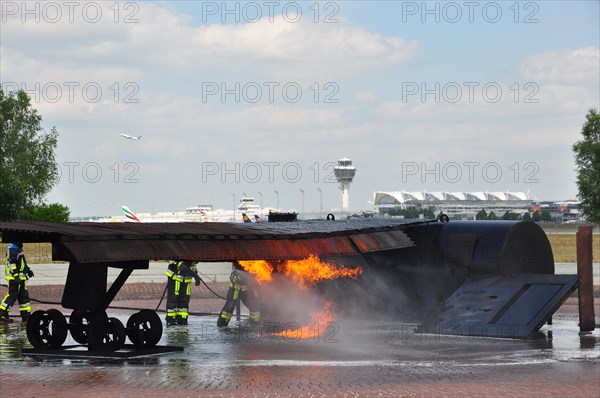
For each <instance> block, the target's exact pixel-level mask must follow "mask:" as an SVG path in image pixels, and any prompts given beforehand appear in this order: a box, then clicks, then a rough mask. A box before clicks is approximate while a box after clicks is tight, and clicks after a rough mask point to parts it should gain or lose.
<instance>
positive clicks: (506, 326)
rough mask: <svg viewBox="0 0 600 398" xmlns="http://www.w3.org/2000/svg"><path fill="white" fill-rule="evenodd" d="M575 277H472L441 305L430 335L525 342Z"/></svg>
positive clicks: (570, 287) (573, 284)
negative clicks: (496, 338) (495, 338)
mask: <svg viewBox="0 0 600 398" xmlns="http://www.w3.org/2000/svg"><path fill="white" fill-rule="evenodd" d="M577 281H578V280H577V275H540V274H524V275H513V276H501V275H478V276H473V277H472V278H471V279H469V280H468V281H466V282H465V283H464V284H463V285H461V287H459V288H458V289H457V290H456V291H455V292H454V293H453V294H452V295H451V296H450V297H449V298H448V299H447V300H446V301H445V302H444V304H443V308H442V311H441V313H440V315H439V317H438V321H437V324H435V326H433V328H430V329H429V330H427V331H428V332H432V333H439V334H449V335H463V336H484V337H509V338H529V337H532V335H533V334H535V333H536V332H538V331H539V329H540V328H541V327H542V326H543V325H544V323H546V322H548V320H550V318H551V317H552V314H554V312H555V311H556V310H557V309H558V308H559V307H560V305H561V304H562V303H563V301H564V300H566V298H567V297H568V296H569V295H570V294H571V293H572V292H573V291H574V290H575V289H576V288H577Z"/></svg>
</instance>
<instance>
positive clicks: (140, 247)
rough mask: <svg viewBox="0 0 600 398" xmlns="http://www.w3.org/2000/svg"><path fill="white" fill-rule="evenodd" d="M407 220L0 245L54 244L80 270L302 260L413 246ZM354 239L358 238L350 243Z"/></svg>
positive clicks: (176, 230) (22, 232) (10, 233)
mask: <svg viewBox="0 0 600 398" xmlns="http://www.w3.org/2000/svg"><path fill="white" fill-rule="evenodd" d="M415 222H419V223H420V222H421V221H412V222H411V221H410V220H385V219H373V220H359V221H350V220H345V221H339V222H338V221H336V222H331V221H322V220H312V221H297V222H282V223H260V224H256V223H255V224H243V223H89V222H88V223H65V224H57V223H45V222H36V221H28V222H15V223H0V231H2V232H3V239H4V240H5V241H9V240H12V239H19V240H21V241H24V242H34V241H35V242H38V241H42V242H43V241H46V242H52V243H53V246H54V248H53V256H54V259H55V260H65V261H77V262H79V263H98V262H120V261H134V260H165V259H173V258H175V259H177V258H181V259H189V260H196V261H230V260H234V259H299V258H305V257H308V256H309V255H310V254H316V255H320V256H330V255H356V254H360V253H361V252H369V251H377V250H386V249H396V248H400V247H407V246H412V245H413V243H412V241H411V240H410V239H409V238H408V237H407V236H406V234H405V233H404V232H402V231H401V230H400V229H401V228H404V227H405V226H406V225H409V224H411V223H415ZM353 236H354V237H356V239H353Z"/></svg>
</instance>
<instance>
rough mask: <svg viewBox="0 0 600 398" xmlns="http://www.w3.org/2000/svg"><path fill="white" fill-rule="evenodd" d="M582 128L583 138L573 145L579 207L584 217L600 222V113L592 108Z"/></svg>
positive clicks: (593, 221) (596, 222)
mask: <svg viewBox="0 0 600 398" xmlns="http://www.w3.org/2000/svg"><path fill="white" fill-rule="evenodd" d="M585 117H586V122H585V123H584V124H583V128H582V129H581V135H582V136H583V139H582V140H581V141H577V142H576V143H575V145H573V152H575V165H576V166H577V188H578V189H579V194H578V195H577V196H578V198H579V200H580V202H581V203H580V205H579V208H580V210H581V213H582V214H583V217H584V218H585V219H586V220H588V221H590V222H592V223H594V224H600V114H598V110H597V109H590V110H589V111H588V113H587V115H586V116H585Z"/></svg>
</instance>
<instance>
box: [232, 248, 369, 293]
mask: <svg viewBox="0 0 600 398" xmlns="http://www.w3.org/2000/svg"><path fill="white" fill-rule="evenodd" d="M239 263H240V265H241V266H242V268H243V269H244V270H245V271H247V272H249V273H251V274H254V275H256V280H257V282H259V283H260V282H263V281H267V282H269V281H271V280H272V276H271V274H272V273H273V271H274V270H275V267H274V266H273V265H272V264H270V263H268V262H267V261H265V260H256V261H239ZM276 266H277V271H279V272H282V273H283V274H284V275H285V276H287V277H288V278H290V279H291V280H293V281H294V282H296V284H298V286H300V287H301V288H303V289H307V288H308V287H309V286H312V285H314V284H315V283H317V282H319V281H321V280H325V279H336V278H341V277H346V278H352V279H356V278H358V275H360V274H361V272H362V268H360V267H356V268H346V267H342V266H340V267H338V266H336V265H334V264H330V263H326V262H322V261H320V260H319V258H318V257H317V256H315V255H313V254H311V255H310V256H308V258H305V259H302V260H287V261H285V262H283V263H278V264H277V265H276Z"/></svg>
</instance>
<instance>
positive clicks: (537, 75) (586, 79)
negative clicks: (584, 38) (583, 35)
mask: <svg viewBox="0 0 600 398" xmlns="http://www.w3.org/2000/svg"><path fill="white" fill-rule="evenodd" d="M520 69H521V74H522V75H523V77H524V78H525V79H527V80H533V81H536V82H539V83H554V84H557V83H560V84H576V85H594V86H595V87H598V83H599V82H598V78H599V76H600V50H599V49H598V48H594V47H586V48H579V49H574V50H567V51H551V52H545V53H542V54H536V55H532V56H530V57H527V58H526V59H525V60H524V61H523V63H522V64H521V68H520Z"/></svg>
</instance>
